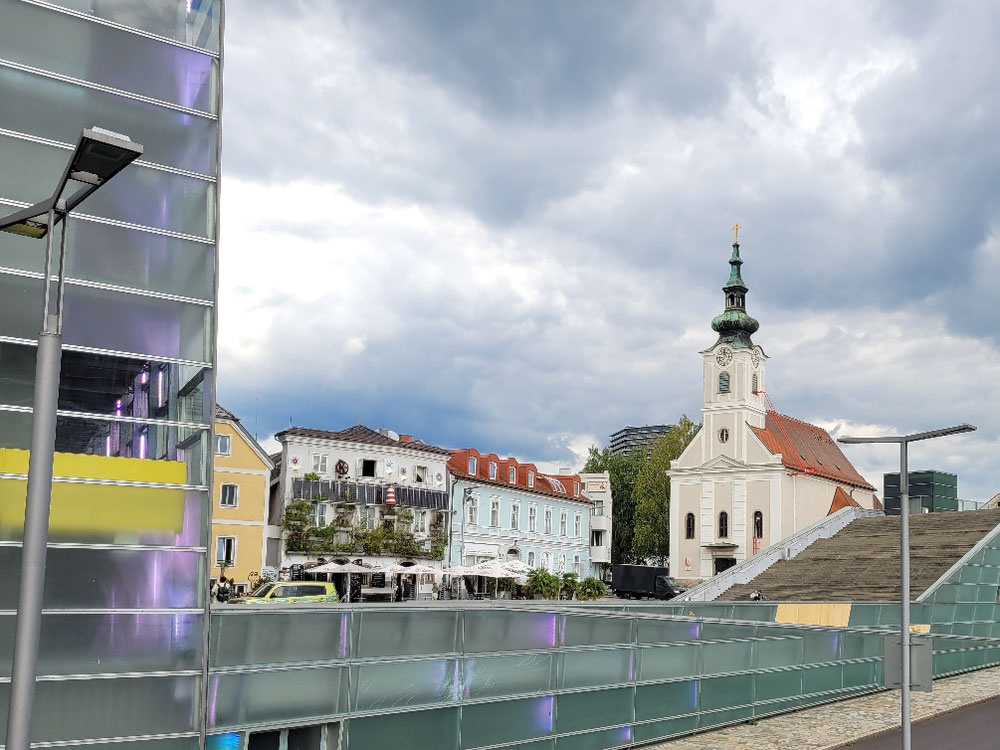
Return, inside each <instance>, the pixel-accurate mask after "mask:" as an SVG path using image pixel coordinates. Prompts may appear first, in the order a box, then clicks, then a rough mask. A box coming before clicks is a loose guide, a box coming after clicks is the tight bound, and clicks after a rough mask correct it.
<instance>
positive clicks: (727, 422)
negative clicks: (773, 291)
mask: <svg viewBox="0 0 1000 750" xmlns="http://www.w3.org/2000/svg"><path fill="white" fill-rule="evenodd" d="M733 231H734V238H733V254H732V257H731V258H730V259H729V267H730V270H729V280H728V281H727V282H726V284H725V286H723V287H722V291H723V293H724V295H725V309H724V310H723V312H722V314H721V315H717V316H715V318H714V319H713V320H712V329H713V330H714V331H715V332H716V333H718V334H719V338H718V340H717V341H716V342H715V344H714V345H712V347H710V348H709V349H706V350H705V351H703V352H702V353H701V354H702V357H703V359H704V402H703V404H702V408H701V413H702V422H703V424H704V427H705V429H706V430H707V432H706V436H711V440H710V443H709V445H710V446H711V447H710V448H709V451H708V455H707V456H706V459H711V458H714V457H716V456H728V457H729V458H733V459H736V460H737V461H743V462H745V461H746V460H747V456H746V440H745V436H746V430H745V429H743V424H748V425H750V426H751V427H763V426H764V422H765V414H766V409H765V406H764V396H763V394H762V393H761V392H762V391H764V390H765V388H766V384H765V378H764V369H765V364H764V363H765V361H766V360H767V357H766V356H765V355H764V351H763V350H762V349H761V348H760V347H759V346H757V345H755V344H754V343H753V341H752V340H751V336H752V335H753V334H754V333H755V332H756V331H757V329H758V328H759V327H760V324H759V323H758V322H757V321H756V320H754V319H753V318H751V317H750V316H749V315H748V314H747V311H746V295H747V291H748V290H747V286H746V284H745V283H743V276H742V273H741V268H742V266H743V260H742V259H741V258H740V243H739V224H737V225H736V226H734V227H733Z"/></svg>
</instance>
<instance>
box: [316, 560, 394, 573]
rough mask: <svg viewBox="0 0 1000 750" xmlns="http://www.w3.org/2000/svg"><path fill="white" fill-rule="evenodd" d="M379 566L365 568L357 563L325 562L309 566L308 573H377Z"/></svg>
mask: <svg viewBox="0 0 1000 750" xmlns="http://www.w3.org/2000/svg"><path fill="white" fill-rule="evenodd" d="M379 570H380V568H366V567H365V566H364V565H358V564H357V563H336V562H332V563H326V564H325V565H318V566H317V567H315V568H309V572H310V573H377V572H378V571H379Z"/></svg>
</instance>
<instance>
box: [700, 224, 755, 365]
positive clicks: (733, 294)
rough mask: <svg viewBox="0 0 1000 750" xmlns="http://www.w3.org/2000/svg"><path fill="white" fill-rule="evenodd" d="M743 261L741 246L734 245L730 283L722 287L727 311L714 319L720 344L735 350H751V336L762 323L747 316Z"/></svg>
mask: <svg viewBox="0 0 1000 750" xmlns="http://www.w3.org/2000/svg"><path fill="white" fill-rule="evenodd" d="M742 265H743V261H742V260H741V259H740V245H739V243H738V242H734V243H733V255H732V257H731V258H730V259H729V266H730V271H729V281H727V282H726V285H725V286H724V287H722V291H724V292H725V293H726V309H725V310H724V311H723V313H722V314H721V315H716V316H715V317H714V318H712V330H713V331H715V332H717V333H718V334H719V340H718V341H717V342H716V344H715V345H716V346H718V345H719V344H723V343H724V344H729V345H730V346H732V347H733V348H735V349H750V348H752V347H753V341H751V340H750V336H751V334H753V333H754V332H756V330H757V329H758V328H760V323H758V322H757V321H756V320H754V319H753V318H751V317H750V316H749V315H747V311H746V293H747V291H748V290H747V286H746V284H744V283H743V277H742V276H741V275H740V267H741V266H742Z"/></svg>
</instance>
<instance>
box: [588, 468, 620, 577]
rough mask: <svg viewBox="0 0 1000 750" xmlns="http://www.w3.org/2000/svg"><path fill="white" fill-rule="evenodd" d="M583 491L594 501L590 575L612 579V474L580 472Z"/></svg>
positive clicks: (591, 519) (591, 516)
mask: <svg viewBox="0 0 1000 750" xmlns="http://www.w3.org/2000/svg"><path fill="white" fill-rule="evenodd" d="M580 480H581V481H582V482H583V491H584V492H585V493H587V497H589V498H590V499H591V501H593V506H592V507H591V509H590V575H592V576H593V577H594V578H601V579H604V578H608V580H610V572H611V569H610V566H611V530H612V518H613V515H614V514H613V507H612V500H611V475H610V474H609V473H608V472H606V471H604V472H600V473H584V472H581V473H580Z"/></svg>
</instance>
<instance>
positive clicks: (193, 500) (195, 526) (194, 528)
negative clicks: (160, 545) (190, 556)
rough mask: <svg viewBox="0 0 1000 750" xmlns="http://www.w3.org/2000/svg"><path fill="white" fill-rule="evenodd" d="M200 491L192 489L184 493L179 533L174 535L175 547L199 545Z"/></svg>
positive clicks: (200, 541)
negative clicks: (182, 515)
mask: <svg viewBox="0 0 1000 750" xmlns="http://www.w3.org/2000/svg"><path fill="white" fill-rule="evenodd" d="M201 512H202V493H200V492H198V493H195V491H194V490H191V491H189V492H185V493H184V517H183V520H182V521H181V533H180V534H175V535H174V545H175V546H177V547H200V546H201V544H202V539H201V532H202V526H201Z"/></svg>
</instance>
